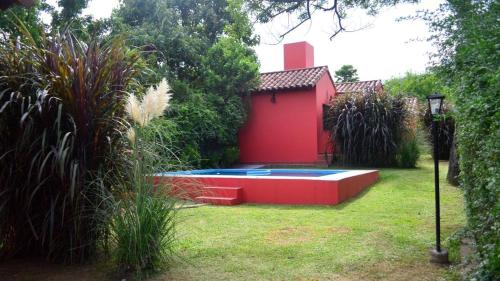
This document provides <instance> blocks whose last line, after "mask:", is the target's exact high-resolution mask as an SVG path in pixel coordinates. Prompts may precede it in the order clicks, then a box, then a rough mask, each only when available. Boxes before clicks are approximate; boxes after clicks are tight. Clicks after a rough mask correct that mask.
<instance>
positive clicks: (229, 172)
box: [162, 169, 345, 177]
mask: <svg viewBox="0 0 500 281" xmlns="http://www.w3.org/2000/svg"><path fill="white" fill-rule="evenodd" d="M343 172H345V171H344V170H317V169H205V170H190V171H178V172H167V173H162V175H165V176H169V175H170V176H174V175H177V176H178V175H212V176H215V175H219V176H285V177H322V176H327V175H334V174H338V173H343Z"/></svg>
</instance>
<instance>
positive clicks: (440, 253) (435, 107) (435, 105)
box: [427, 93, 449, 264]
mask: <svg viewBox="0 0 500 281" xmlns="http://www.w3.org/2000/svg"><path fill="white" fill-rule="evenodd" d="M443 100H444V96H442V95H440V94H438V93H434V94H432V95H430V96H427V101H428V102H429V111H430V114H431V118H432V135H433V139H434V194H435V203H436V248H435V249H432V250H431V251H430V254H431V262H433V263H438V264H448V263H449V260H448V251H446V250H443V249H441V210H440V205H439V159H438V158H439V145H438V132H437V126H438V122H439V121H438V120H437V118H438V117H439V115H441V109H442V107H443Z"/></svg>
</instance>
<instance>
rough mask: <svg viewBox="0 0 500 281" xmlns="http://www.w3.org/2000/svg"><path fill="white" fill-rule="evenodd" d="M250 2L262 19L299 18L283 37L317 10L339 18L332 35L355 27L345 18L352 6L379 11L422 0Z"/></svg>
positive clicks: (258, 18)
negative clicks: (350, 26)
mask: <svg viewBox="0 0 500 281" xmlns="http://www.w3.org/2000/svg"><path fill="white" fill-rule="evenodd" d="M247 2H248V6H249V7H250V9H251V10H252V11H253V12H254V15H255V17H256V18H257V20H258V21H260V22H262V23H267V22H270V21H272V20H273V19H274V18H276V17H279V16H282V15H285V16H289V17H290V18H295V19H296V20H295V21H291V24H290V25H289V27H288V29H287V31H285V32H284V33H283V34H281V35H280V37H281V38H284V37H285V36H286V35H287V34H289V33H290V32H292V31H293V30H295V29H297V28H298V27H299V26H301V25H303V24H304V23H306V22H307V21H310V20H311V18H312V15H313V14H317V13H318V12H319V13H321V12H325V13H331V14H332V17H333V19H334V20H335V22H336V26H335V27H334V28H333V29H332V30H331V33H330V39H332V38H334V37H335V36H336V35H337V34H339V33H341V32H348V31H354V30H351V29H349V28H347V27H346V26H344V20H345V19H346V18H348V17H349V13H348V12H349V9H351V8H361V9H364V10H366V11H367V12H368V14H370V15H375V14H377V13H378V12H379V11H380V9H381V8H383V7H388V6H394V5H396V4H398V3H417V2H419V0H368V1H367V0H265V1H262V0H248V1H247Z"/></svg>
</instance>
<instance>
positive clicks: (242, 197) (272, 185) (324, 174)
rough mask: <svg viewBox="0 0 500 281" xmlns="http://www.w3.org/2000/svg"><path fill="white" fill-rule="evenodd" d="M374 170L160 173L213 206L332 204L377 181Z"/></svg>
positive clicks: (159, 180) (176, 190)
mask: <svg viewBox="0 0 500 281" xmlns="http://www.w3.org/2000/svg"><path fill="white" fill-rule="evenodd" d="M378 177H379V175H378V171H377V170H331V169H205V170H190V171H177V172H165V173H159V174H156V175H155V176H154V181H155V184H169V185H171V186H172V187H173V188H172V190H173V191H172V192H173V194H174V195H175V196H178V197H180V198H182V199H190V200H194V201H198V202H204V203H211V204H215V205H236V204H241V203H254V204H289V205H335V204H338V203H340V202H343V201H345V200H348V199H349V198H352V197H354V196H356V195H357V194H359V193H360V192H362V191H363V190H364V189H366V188H367V187H369V186H370V185H372V184H373V183H375V182H376V181H377V180H378Z"/></svg>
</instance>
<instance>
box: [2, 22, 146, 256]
mask: <svg viewBox="0 0 500 281" xmlns="http://www.w3.org/2000/svg"><path fill="white" fill-rule="evenodd" d="M23 32H25V31H23ZM1 37H2V38H3V39H2V40H0V131H1V134H2V137H1V138H0V161H1V163H2V165H0V182H1V184H0V239H1V240H0V256H1V257H10V256H13V255H16V256H29V257H33V256H42V257H45V258H47V259H51V260H66V261H68V262H79V261H85V260H88V259H90V258H92V257H93V256H94V255H95V252H96V248H97V245H98V243H99V242H100V241H102V239H103V237H104V234H105V229H106V225H105V219H103V218H102V215H103V214H106V211H107V210H108V208H109V206H108V205H107V204H104V203H103V198H105V197H107V196H109V194H110V192H111V190H110V188H109V186H110V185H108V184H106V183H105V182H104V181H105V180H106V178H104V179H103V180H104V181H103V180H100V179H99V178H98V175H99V174H101V173H104V172H111V171H114V170H115V169H116V167H117V165H120V161H119V160H120V157H112V156H115V155H119V154H117V153H120V152H121V140H120V139H121V135H120V133H119V132H117V131H116V130H115V128H116V126H117V124H118V122H117V119H119V118H121V117H123V116H124V110H123V104H124V99H123V98H122V96H123V94H122V93H123V92H124V91H125V90H126V89H127V88H128V87H129V86H130V85H131V84H132V83H131V82H132V80H131V79H132V78H131V77H132V76H133V75H134V73H135V72H136V67H135V64H136V61H137V55H136V54H133V53H127V51H126V49H125V48H123V45H122V44H121V43H122V42H121V41H120V40H114V41H106V42H103V41H99V40H91V41H90V42H88V44H86V43H84V42H81V41H79V40H78V39H77V38H75V37H74V36H72V34H71V33H69V32H68V33H65V34H62V35H53V36H50V37H47V36H45V35H44V36H42V37H41V39H40V42H38V43H35V41H34V40H33V39H32V38H31V37H30V35H29V34H27V32H25V33H24V36H23V37H22V38H23V39H22V40H20V39H17V40H15V39H13V38H9V36H8V34H2V36H1ZM110 159H113V160H112V161H109V160H110ZM5 163H8V164H7V165H6V164H5Z"/></svg>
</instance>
